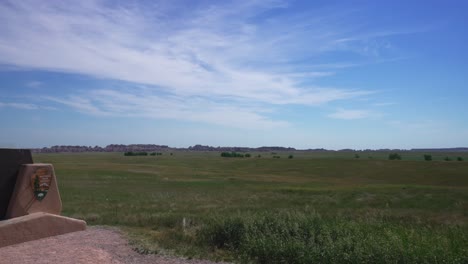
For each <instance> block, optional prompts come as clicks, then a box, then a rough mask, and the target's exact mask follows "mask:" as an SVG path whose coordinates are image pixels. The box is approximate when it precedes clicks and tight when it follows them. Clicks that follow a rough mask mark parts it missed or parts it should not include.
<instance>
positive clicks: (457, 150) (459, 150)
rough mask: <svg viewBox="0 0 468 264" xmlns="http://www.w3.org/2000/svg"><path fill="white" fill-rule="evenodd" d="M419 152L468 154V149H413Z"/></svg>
mask: <svg viewBox="0 0 468 264" xmlns="http://www.w3.org/2000/svg"><path fill="white" fill-rule="evenodd" d="M411 151H418V152H468V148H428V149H411Z"/></svg>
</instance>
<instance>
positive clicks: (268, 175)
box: [34, 152, 468, 263]
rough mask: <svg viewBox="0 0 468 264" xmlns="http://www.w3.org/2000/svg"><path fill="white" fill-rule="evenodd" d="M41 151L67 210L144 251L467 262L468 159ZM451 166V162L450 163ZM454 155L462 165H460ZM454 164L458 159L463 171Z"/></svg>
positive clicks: (264, 258)
mask: <svg viewBox="0 0 468 264" xmlns="http://www.w3.org/2000/svg"><path fill="white" fill-rule="evenodd" d="M250 154H251V155H252V157H259V156H260V157H263V158H250V159H245V158H244V159H242V158H241V159H226V158H224V157H220V153H219V152H217V153H216V152H174V155H163V156H161V157H158V158H157V159H155V158H154V157H150V156H123V155H122V153H79V154H35V155H34V160H35V162H45V163H52V164H54V167H55V171H56V174H57V177H58V184H59V188H60V192H61V197H62V200H63V207H64V211H63V213H64V214H65V215H67V216H71V217H76V218H81V219H84V220H86V221H87V222H88V224H90V225H112V226H118V227H120V228H122V229H123V230H124V231H125V232H126V234H127V235H128V237H129V238H130V240H131V242H132V246H133V247H134V248H135V250H137V251H138V252H140V253H156V254H176V255H184V256H187V257H192V258H209V259H214V260H226V261H234V262H240V263H366V262H367V263H468V247H467V246H466V245H468V162H465V161H463V160H466V158H467V157H468V154H465V153H430V154H429V153H428V154H426V155H431V162H426V161H425V160H426V159H425V156H424V155H423V154H421V153H402V154H399V153H397V154H399V155H400V157H401V158H402V159H401V161H398V162H395V161H394V160H389V156H390V154H393V153H388V152H359V153H358V155H359V156H360V157H372V159H370V158H355V154H356V153H353V152H333V153H329V152H319V153H302V152H295V153H293V154H291V153H289V152H288V153H279V152H278V153H274V154H273V153H271V155H273V156H283V157H289V156H293V157H294V158H282V159H277V158H274V157H273V156H271V155H268V153H260V152H259V153H250ZM446 157H449V158H450V159H451V160H453V161H452V162H446V161H445V158H446ZM458 158H461V160H460V159H458ZM457 160H460V161H459V162H457Z"/></svg>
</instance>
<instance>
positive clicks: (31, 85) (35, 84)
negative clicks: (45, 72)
mask: <svg viewBox="0 0 468 264" xmlns="http://www.w3.org/2000/svg"><path fill="white" fill-rule="evenodd" d="M26 86H27V87H29V88H38V87H40V86H42V82H40V81H30V82H27V83H26Z"/></svg>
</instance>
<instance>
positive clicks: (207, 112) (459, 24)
mask: <svg viewBox="0 0 468 264" xmlns="http://www.w3.org/2000/svg"><path fill="white" fill-rule="evenodd" d="M467 10H468V4H467V2H466V1H416V0H415V1H280V0H274V1H97V0H86V1H70V2H66V1H29V0H26V1H8V0H6V1H1V2H0V122H1V124H2V125H1V129H0V147H44V146H51V145H93V146H94V145H101V146H103V145H107V144H111V143H121V144H131V143H154V144H166V145H170V146H174V147H187V146H190V145H194V144H206V145H213V146H234V145H235V146H252V147H258V146H265V145H268V146H272V145H280V146H291V147H296V148H301V149H304V148H322V147H324V148H329V149H341V148H356V149H365V148H422V147H459V146H468V116H467V110H468V106H467V105H468V104H467V103H466V101H467V99H468V87H467V83H468V63H467V61H468V52H467V50H466V49H467V48H466V47H467V44H468V33H467V32H468V31H466V25H467V24H468V23H467V22H468V21H467V16H466V11H467Z"/></svg>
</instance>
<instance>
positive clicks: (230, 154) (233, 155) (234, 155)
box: [221, 152, 250, 158]
mask: <svg viewBox="0 0 468 264" xmlns="http://www.w3.org/2000/svg"><path fill="white" fill-rule="evenodd" d="M246 155H249V157H250V154H246ZM221 157H225V158H243V157H244V154H240V153H237V152H222V153H221Z"/></svg>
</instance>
